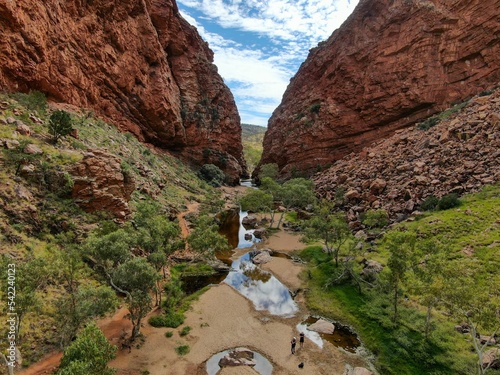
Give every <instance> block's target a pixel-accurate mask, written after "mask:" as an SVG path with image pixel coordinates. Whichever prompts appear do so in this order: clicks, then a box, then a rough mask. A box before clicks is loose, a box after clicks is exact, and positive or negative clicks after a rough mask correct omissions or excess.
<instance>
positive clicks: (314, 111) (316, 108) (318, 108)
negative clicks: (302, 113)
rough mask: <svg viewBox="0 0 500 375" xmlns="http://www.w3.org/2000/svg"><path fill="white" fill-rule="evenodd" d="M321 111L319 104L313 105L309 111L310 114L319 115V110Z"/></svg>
mask: <svg viewBox="0 0 500 375" xmlns="http://www.w3.org/2000/svg"><path fill="white" fill-rule="evenodd" d="M320 109H321V103H314V104H313V105H312V106H311V108H309V110H310V111H311V113H319V110H320Z"/></svg>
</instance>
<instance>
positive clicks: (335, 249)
mask: <svg viewBox="0 0 500 375" xmlns="http://www.w3.org/2000/svg"><path fill="white" fill-rule="evenodd" d="M333 208H334V203H333V202H329V201H326V200H324V201H321V202H320V203H319V204H318V205H316V206H315V210H314V213H315V215H313V216H312V218H311V219H310V220H307V221H305V222H304V237H303V240H304V241H315V240H320V241H321V242H322V243H323V244H324V245H325V247H326V252H327V253H328V254H330V255H333V257H334V259H335V265H336V266H338V263H339V262H338V259H339V255H340V253H341V251H342V250H344V249H345V248H346V245H347V243H348V241H349V240H351V239H352V234H351V231H350V229H349V225H348V223H347V220H346V218H345V215H344V214H342V213H336V212H334V210H333Z"/></svg>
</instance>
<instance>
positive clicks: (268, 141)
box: [259, 0, 500, 177]
mask: <svg viewBox="0 0 500 375" xmlns="http://www.w3.org/2000/svg"><path fill="white" fill-rule="evenodd" d="M499 9H500V1H499V0H361V1H360V2H359V4H358V6H357V8H356V9H355V10H354V13H353V14H352V15H351V16H350V17H349V18H348V19H347V21H346V22H344V24H343V25H342V26H341V27H340V28H339V29H338V30H336V31H335V32H334V33H333V34H332V36H331V37H330V38H329V39H328V40H326V41H325V42H321V43H320V44H319V45H318V47H317V48H313V49H312V50H311V51H310V53H309V56H308V58H307V60H306V61H305V62H304V63H303V64H302V65H301V67H300V69H299V71H298V72H297V74H296V75H295V77H294V78H293V79H292V80H291V82H290V84H289V86H288V88H287V90H286V92H285V94H284V96H283V100H282V102H281V104H280V105H279V106H278V108H277V109H276V110H275V111H274V113H273V115H272V117H271V119H270V120H269V125H268V130H267V132H266V135H265V138H264V150H263V157H262V159H261V161H260V164H259V165H263V164H267V163H277V164H278V166H279V169H280V173H281V175H282V176H284V177H290V176H293V175H294V174H296V173H304V172H305V173H307V174H311V173H313V172H316V171H318V170H321V169H324V168H325V167H328V166H330V165H331V164H332V163H333V162H335V161H336V160H339V159H341V158H342V157H344V156H346V155H349V154H350V153H352V152H355V153H357V152H359V151H361V150H362V149H363V148H365V147H367V146H368V145H370V144H371V143H373V142H376V141H378V140H382V139H385V138H387V137H389V136H390V135H391V134H394V132H395V131H396V130H398V129H402V128H406V127H408V126H410V125H412V124H414V123H415V122H417V121H419V120H422V119H423V118H426V117H429V116H431V115H432V114H435V113H437V112H440V111H442V110H444V109H446V108H448V107H450V106H451V105H452V104H453V103H458V102H462V101H464V100H465V99H466V98H470V97H471V96H473V95H475V94H477V93H479V92H481V91H483V90H487V89H490V88H492V87H494V86H495V85H497V84H498V82H499V81H500V42H499V41H500V38H499V35H500V12H499Z"/></svg>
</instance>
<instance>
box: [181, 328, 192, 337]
mask: <svg viewBox="0 0 500 375" xmlns="http://www.w3.org/2000/svg"><path fill="white" fill-rule="evenodd" d="M189 332H191V327H190V326H185V327H183V328H182V330H181V331H180V332H179V335H180V336H187V335H189Z"/></svg>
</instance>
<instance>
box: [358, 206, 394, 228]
mask: <svg viewBox="0 0 500 375" xmlns="http://www.w3.org/2000/svg"><path fill="white" fill-rule="evenodd" d="M361 222H362V223H363V224H364V225H366V226H367V227H368V228H384V227H385V226H387V225H388V224H389V215H388V214H387V211H385V210H382V209H380V210H368V211H367V212H366V213H365V214H363V215H362V217H361Z"/></svg>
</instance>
